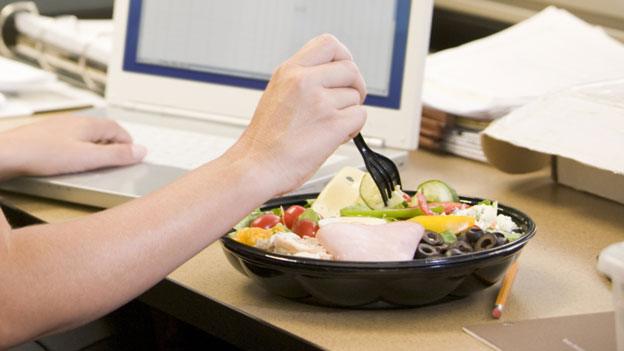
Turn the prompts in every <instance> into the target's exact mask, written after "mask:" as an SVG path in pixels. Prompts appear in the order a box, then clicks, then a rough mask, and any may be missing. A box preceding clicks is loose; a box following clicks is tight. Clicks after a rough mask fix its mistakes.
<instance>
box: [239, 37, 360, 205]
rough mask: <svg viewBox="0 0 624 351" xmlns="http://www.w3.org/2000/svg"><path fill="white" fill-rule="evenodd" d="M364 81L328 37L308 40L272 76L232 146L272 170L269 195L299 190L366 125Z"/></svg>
mask: <svg viewBox="0 0 624 351" xmlns="http://www.w3.org/2000/svg"><path fill="white" fill-rule="evenodd" d="M365 97H366V85H365V83H364V79H363V77H362V75H361V74H360V71H359V69H358V67H357V66H356V64H355V63H354V62H353V57H352V56H351V53H350V52H349V50H348V49H347V48H346V47H345V46H344V45H343V44H342V43H340V42H339V41H338V40H337V39H336V38H335V37H334V36H332V35H329V34H324V35H321V36H318V37H316V38H314V39H312V40H311V41H310V42H308V43H307V44H306V45H305V46H304V47H303V48H302V49H301V50H299V51H298V52H297V53H296V54H295V55H294V56H293V57H291V58H290V59H288V60H287V61H286V62H284V63H283V64H282V65H281V66H279V67H278V68H277V70H276V71H275V72H274V73H273V77H272V78H271V81H270V82H269V84H268V86H267V89H266V91H265V92H264V94H263V96H262V98H261V99H260V102H259V104H258V107H257V108H256V111H255V113H254V116H253V119H252V121H251V123H250V125H249V127H248V128H247V130H246V131H245V132H244V133H243V135H242V136H241V139H240V140H239V142H238V143H237V145H235V146H234V147H233V148H232V152H236V151H237V150H238V152H239V155H240V156H241V157H245V156H247V157H252V158H253V159H254V160H256V162H262V163H264V164H263V165H261V166H263V167H266V168H269V169H270V170H272V172H271V173H272V175H273V177H274V178H275V179H276V184H275V191H276V193H275V195H277V194H281V193H285V192H288V191H291V190H294V189H296V188H297V187H299V186H300V185H301V184H303V182H304V181H305V180H306V179H307V178H309V177H310V176H311V175H312V174H313V173H314V172H315V171H316V170H317V169H318V168H319V167H320V166H321V165H322V164H323V162H324V161H325V160H326V159H327V158H328V157H329V156H330V155H331V154H332V153H333V152H334V151H335V150H336V148H337V147H338V146H340V145H341V144H343V143H344V142H346V141H348V140H350V139H351V138H353V136H354V135H355V134H357V133H358V132H359V131H360V129H361V128H362V126H363V125H364V122H365V121H366V110H365V108H364V106H362V102H363V101H364V98H365Z"/></svg>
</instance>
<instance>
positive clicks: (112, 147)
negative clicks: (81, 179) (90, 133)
mask: <svg viewBox="0 0 624 351" xmlns="http://www.w3.org/2000/svg"><path fill="white" fill-rule="evenodd" d="M85 145H86V147H85V149H84V153H83V155H84V159H83V160H84V162H83V167H84V168H86V169H97V168H103V167H112V166H125V165H131V164H135V163H137V162H140V161H141V160H142V159H143V158H144V157H145V155H146V154H147V149H146V148H145V147H144V146H142V145H138V144H128V143H125V144H106V145H101V144H100V145H98V144H85ZM86 169H85V170H86Z"/></svg>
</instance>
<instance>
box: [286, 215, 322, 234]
mask: <svg viewBox="0 0 624 351" xmlns="http://www.w3.org/2000/svg"><path fill="white" fill-rule="evenodd" d="M318 229H319V226H318V224H317V223H316V222H314V221H311V220H309V219H302V220H298V221H296V222H295V225H294V226H293V228H292V230H293V232H295V233H296V234H297V235H299V236H300V237H304V236H310V237H315V236H316V231H317V230H318Z"/></svg>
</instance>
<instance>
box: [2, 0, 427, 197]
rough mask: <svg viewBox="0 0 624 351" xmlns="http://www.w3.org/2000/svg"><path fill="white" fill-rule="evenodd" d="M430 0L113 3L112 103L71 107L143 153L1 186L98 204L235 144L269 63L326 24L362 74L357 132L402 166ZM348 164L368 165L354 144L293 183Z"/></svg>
mask: <svg viewBox="0 0 624 351" xmlns="http://www.w3.org/2000/svg"><path fill="white" fill-rule="evenodd" d="M432 7H433V1H432V0H413V1H410V0H392V1H390V0H296V1H293V0H263V1H256V0H220V1H204V0H187V1H175V0H123V1H116V3H115V14H114V23H115V35H114V54H113V57H112V58H111V62H110V65H109V70H108V83H107V91H106V100H107V103H108V107H107V108H105V109H91V110H85V111H82V112H77V113H78V114H82V115H90V116H108V117H110V118H113V119H115V120H117V121H119V122H120V123H121V125H122V126H124V127H126V128H127V129H128V130H129V132H130V134H131V135H132V136H133V138H134V139H135V141H136V142H137V143H140V144H142V145H145V146H146V147H147V148H148V155H147V157H146V159H145V160H144V162H143V163H141V164H138V165H134V166H129V167H121V168H111V169H105V170H98V171H93V172H87V173H80V174H72V175H64V176H56V177H23V178H18V179H15V180H12V181H9V182H6V183H4V184H2V185H1V188H2V189H5V190H10V191H16V192H21V193H29V194H34V195H38V196H44V197H50V198H54V199H61V200H66V201H70V202H76V203H81V204H87V205H93V206H98V207H111V206H114V205H117V204H119V203H122V202H124V201H127V200H129V199H132V198H136V197H140V196H143V195H145V194H147V193H149V192H151V191H154V190H155V189H157V188H159V187H161V186H163V185H166V184H167V183H170V182H171V181H173V180H174V179H176V178H177V177H179V176H181V175H182V174H184V173H185V172H188V171H189V170H191V169H193V168H195V167H197V166H199V165H201V164H203V163H205V162H208V161H210V160H211V159H214V158H216V157H218V156H219V155H220V154H221V153H223V151H225V150H226V149H227V148H228V147H229V146H230V145H232V144H233V143H234V142H235V141H236V139H237V137H238V136H239V135H240V133H241V132H242V131H243V129H244V128H245V126H246V125H247V124H248V122H249V120H250V118H251V116H252V115H253V112H254V109H255V107H256V104H257V103H258V100H259V98H260V96H261V94H262V91H263V89H264V88H265V86H266V84H267V81H268V79H269V78H270V76H271V72H272V71H273V70H274V68H275V67H276V66H277V65H278V64H279V63H281V62H282V61H284V60H285V59H287V58H288V57H290V56H291V55H292V54H293V53H294V52H296V51H297V50H298V49H299V48H300V47H301V46H302V45H303V44H304V43H306V42H307V41H308V40H309V39H311V38H312V37H314V36H316V35H318V34H321V33H324V32H328V33H332V34H334V35H335V36H336V37H338V38H339V39H340V40H341V41H342V42H344V43H345V44H346V45H347V46H348V47H349V49H350V50H351V52H352V53H353V56H354V58H355V60H356V62H357V64H358V66H359V67H360V69H361V71H362V74H363V75H364V78H365V80H366V82H367V89H368V93H369V95H368V97H367V99H366V102H365V103H366V105H367V108H368V121H367V123H366V126H365V127H364V129H363V131H362V134H363V135H364V137H365V138H366V139H367V141H368V143H369V145H371V146H372V147H374V148H376V150H377V151H379V152H381V153H383V154H385V155H386V156H388V157H390V158H391V159H393V160H394V161H395V162H397V163H398V164H399V165H401V164H402V163H404V162H405V160H406V158H407V151H406V150H411V149H415V148H416V147H417V144H418V134H419V126H420V113H421V102H420V96H421V86H422V76H423V66H424V58H425V55H426V53H427V49H428V43H429V32H430V24H431V13H432ZM309 147H310V148H312V149H313V148H314V147H315V146H314V145H309ZM347 165H349V166H356V167H363V161H362V159H361V157H360V155H359V154H358V153H357V150H356V148H355V147H354V146H353V145H352V144H351V143H348V144H345V145H343V146H341V147H340V148H339V149H338V150H337V151H336V153H335V154H334V155H333V156H331V157H330V158H329V159H328V160H327V162H326V163H325V164H324V165H323V166H322V167H321V168H320V169H319V171H318V172H317V173H316V174H315V175H314V176H313V177H312V178H311V179H310V180H309V181H308V182H307V183H306V184H305V185H304V186H303V187H302V188H301V189H299V190H298V191H297V192H313V191H319V190H320V189H321V188H322V186H323V185H324V184H325V183H326V182H327V181H328V180H329V179H330V178H331V177H332V176H333V175H334V174H335V173H336V172H337V171H338V170H339V169H340V168H342V167H344V166H347Z"/></svg>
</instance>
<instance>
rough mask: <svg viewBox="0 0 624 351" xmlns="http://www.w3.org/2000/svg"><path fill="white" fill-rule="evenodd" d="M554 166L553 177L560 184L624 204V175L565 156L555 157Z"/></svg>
mask: <svg viewBox="0 0 624 351" xmlns="http://www.w3.org/2000/svg"><path fill="white" fill-rule="evenodd" d="M552 167H553V173H552V174H553V179H554V180H555V181H557V182H559V183H560V184H563V185H567V186H569V187H572V188H574V189H577V190H581V191H585V192H588V193H592V194H596V195H598V196H602V197H604V198H607V199H609V200H613V201H616V202H619V203H621V204H624V175H622V174H616V173H613V172H610V171H605V170H603V169H599V168H596V167H591V166H587V165H584V164H582V163H580V162H577V161H574V160H571V159H569V158H565V157H554V158H553V164H552Z"/></svg>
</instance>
